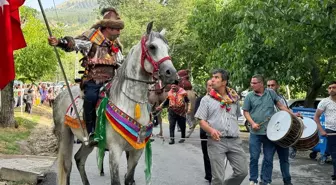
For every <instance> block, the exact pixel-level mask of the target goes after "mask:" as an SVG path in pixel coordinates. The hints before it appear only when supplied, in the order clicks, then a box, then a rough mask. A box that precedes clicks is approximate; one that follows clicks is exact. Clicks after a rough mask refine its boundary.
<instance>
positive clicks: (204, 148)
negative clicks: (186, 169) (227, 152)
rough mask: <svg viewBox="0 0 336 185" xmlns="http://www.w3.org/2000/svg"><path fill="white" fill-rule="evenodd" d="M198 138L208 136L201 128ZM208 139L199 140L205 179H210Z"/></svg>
mask: <svg viewBox="0 0 336 185" xmlns="http://www.w3.org/2000/svg"><path fill="white" fill-rule="evenodd" d="M200 138H201V139H208V136H207V135H206V132H205V131H204V130H203V129H200ZM207 145H208V141H206V140H203V141H201V146H202V153H203V161H204V171H205V178H206V179H208V180H209V179H210V180H211V179H212V175H211V164H210V159H209V154H208V146H207Z"/></svg>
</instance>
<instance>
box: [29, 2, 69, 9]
mask: <svg viewBox="0 0 336 185" xmlns="http://www.w3.org/2000/svg"><path fill="white" fill-rule="evenodd" d="M40 1H41V3H42V6H43V9H47V8H51V7H53V6H54V2H55V4H56V5H58V4H60V3H62V2H63V1H66V0H40ZM24 5H25V6H29V7H31V8H35V9H37V10H39V11H40V6H39V4H38V0H26V1H25V3H24Z"/></svg>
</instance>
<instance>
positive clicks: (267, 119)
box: [259, 117, 271, 125]
mask: <svg viewBox="0 0 336 185" xmlns="http://www.w3.org/2000/svg"><path fill="white" fill-rule="evenodd" d="M270 119H271V118H270V117H268V118H266V120H265V121H263V122H261V123H259V125H262V124H265V123H267V122H268V121H269V120H270Z"/></svg>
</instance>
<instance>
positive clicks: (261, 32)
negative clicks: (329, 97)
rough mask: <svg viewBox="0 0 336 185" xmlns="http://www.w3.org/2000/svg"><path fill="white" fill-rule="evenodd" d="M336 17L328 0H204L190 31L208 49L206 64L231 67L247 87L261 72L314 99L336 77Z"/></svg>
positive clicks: (236, 78) (236, 81)
mask: <svg viewBox="0 0 336 185" xmlns="http://www.w3.org/2000/svg"><path fill="white" fill-rule="evenodd" d="M334 20H335V13H334V11H333V8H332V7H331V4H329V3H328V2H327V1H314V0H310V1H307V0H305V1H303V0H302V1H291V0H290V1H288V0H267V1H261V0H235V1H224V0H223V1H214V0H211V1H203V0H201V1H197V4H196V7H195V11H194V14H193V15H192V16H191V18H190V31H191V32H196V33H197V34H198V37H199V38H202V39H199V41H201V42H202V43H203V45H205V46H207V49H208V51H209V52H208V53H207V54H206V56H205V62H203V65H202V64H201V66H202V67H206V66H207V67H210V68H217V67H223V68H226V69H228V70H229V71H231V79H232V81H233V84H235V85H236V86H240V87H242V88H243V89H245V88H246V87H248V83H249V78H250V77H251V76H252V75H253V74H256V73H260V74H263V75H264V76H265V77H267V78H269V77H275V78H277V79H278V80H279V81H280V82H281V83H285V84H289V85H291V87H293V88H294V89H293V91H292V92H294V93H295V92H299V91H306V92H307V96H310V97H311V98H315V97H316V96H317V92H318V90H319V89H321V87H322V84H323V82H324V81H325V79H326V78H327V76H329V75H330V76H333V77H334V76H335V70H334V69H335V62H334V58H335V52H336V50H335V47H336V45H335V42H334V41H335V37H336V33H335V26H336V22H335V21H334ZM199 64H200V62H199V61H193V65H194V66H195V65H199ZM196 73H202V72H200V71H197V72H196Z"/></svg>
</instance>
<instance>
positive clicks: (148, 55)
mask: <svg viewBox="0 0 336 185" xmlns="http://www.w3.org/2000/svg"><path fill="white" fill-rule="evenodd" d="M152 28H153V22H150V23H149V24H148V25H147V32H146V35H144V36H143V37H142V39H141V50H142V52H141V66H142V69H143V70H145V71H146V72H147V73H149V74H152V75H153V77H154V78H156V79H158V78H159V79H160V80H162V82H163V83H164V84H170V83H173V82H174V80H176V79H177V75H176V69H175V67H174V65H173V63H172V61H171V58H170V56H169V54H168V50H169V47H168V42H167V40H166V39H165V37H164V34H165V31H164V30H163V31H161V32H160V33H159V32H154V31H152Z"/></svg>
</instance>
